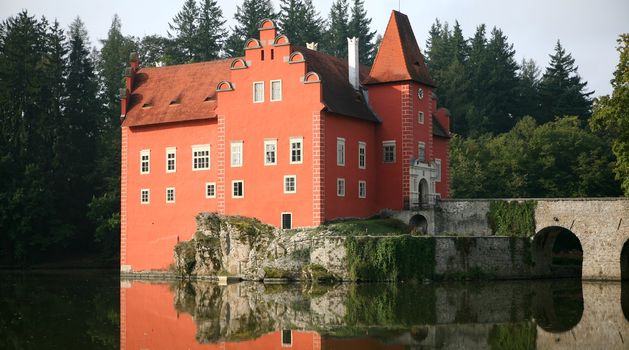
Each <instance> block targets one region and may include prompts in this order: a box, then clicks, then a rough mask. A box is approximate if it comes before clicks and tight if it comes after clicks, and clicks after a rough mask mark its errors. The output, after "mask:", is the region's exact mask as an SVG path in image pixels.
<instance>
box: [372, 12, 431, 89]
mask: <svg viewBox="0 0 629 350" xmlns="http://www.w3.org/2000/svg"><path fill="white" fill-rule="evenodd" d="M409 80H411V81H415V82H418V83H420V84H424V85H428V86H432V87H436V84H435V82H434V81H433V80H432V77H431V76H430V72H429V71H428V67H427V66H426V62H425V60H424V56H423V55H422V53H421V51H420V50H419V46H418V45H417V40H416V39H415V34H414V33H413V28H412V27H411V23H410V22H409V20H408V17H407V16H406V15H405V14H402V13H400V12H397V11H393V12H392V13H391V18H390V19H389V24H388V25H387V30H386V32H385V33H384V37H383V38H382V42H381V44H380V48H379V50H378V54H377V55H376V59H375V61H374V65H373V67H371V72H370V73H369V77H368V78H367V80H366V81H364V84H366V85H367V84H382V83H391V82H397V81H409Z"/></svg>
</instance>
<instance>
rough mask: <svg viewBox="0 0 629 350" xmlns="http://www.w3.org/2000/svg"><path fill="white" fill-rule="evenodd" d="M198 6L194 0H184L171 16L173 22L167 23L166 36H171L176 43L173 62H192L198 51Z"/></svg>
mask: <svg viewBox="0 0 629 350" xmlns="http://www.w3.org/2000/svg"><path fill="white" fill-rule="evenodd" d="M198 19H199V8H198V7H197V3H196V0H186V2H184V4H183V8H182V9H181V11H179V13H177V15H176V16H175V17H174V18H173V23H171V24H169V25H168V26H169V28H170V30H171V31H172V32H173V33H171V32H170V31H169V32H168V36H169V37H170V38H173V39H174V41H175V44H176V45H177V55H176V56H175V57H173V58H174V61H175V63H186V62H192V61H194V59H195V54H196V53H197V52H199V42H198V32H199V23H198Z"/></svg>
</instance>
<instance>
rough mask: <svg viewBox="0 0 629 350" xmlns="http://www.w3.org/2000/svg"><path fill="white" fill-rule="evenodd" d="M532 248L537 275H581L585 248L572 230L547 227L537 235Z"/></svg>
mask: <svg viewBox="0 0 629 350" xmlns="http://www.w3.org/2000/svg"><path fill="white" fill-rule="evenodd" d="M532 250H533V251H532V252H531V253H532V258H533V263H534V273H535V275H536V276H537V277H581V272H582V269H583V248H582V246H581V241H580V240H579V238H578V237H577V236H576V235H575V234H574V233H573V232H572V231H570V230H568V229H566V228H564V227H560V226H550V227H546V228H544V229H542V230H540V231H539V232H538V233H537V234H536V235H535V237H534V239H533V246H532Z"/></svg>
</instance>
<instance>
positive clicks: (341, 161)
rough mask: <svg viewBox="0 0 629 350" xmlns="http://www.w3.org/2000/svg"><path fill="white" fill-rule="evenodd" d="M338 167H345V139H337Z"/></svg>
mask: <svg viewBox="0 0 629 350" xmlns="http://www.w3.org/2000/svg"><path fill="white" fill-rule="evenodd" d="M336 165H338V166H345V139H344V138H342V137H337V138H336Z"/></svg>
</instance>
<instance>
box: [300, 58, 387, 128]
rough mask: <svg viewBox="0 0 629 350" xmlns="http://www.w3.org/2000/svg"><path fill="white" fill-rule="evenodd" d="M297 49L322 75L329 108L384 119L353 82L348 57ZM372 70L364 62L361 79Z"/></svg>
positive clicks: (356, 116)
mask: <svg viewBox="0 0 629 350" xmlns="http://www.w3.org/2000/svg"><path fill="white" fill-rule="evenodd" d="M293 51H299V52H301V53H302V54H303V55H304V58H305V59H306V66H307V69H306V71H307V72H310V71H312V72H316V73H317V74H319V76H320V77H321V84H322V85H323V88H322V91H323V92H322V94H323V96H322V102H323V104H324V105H325V107H326V109H327V110H328V111H329V112H331V113H336V114H342V115H346V116H349V117H354V118H358V119H362V120H366V121H371V122H377V123H379V122H380V119H379V118H378V117H377V116H376V115H375V114H374V112H373V111H372V110H371V108H370V107H369V104H368V103H367V101H365V98H364V97H363V95H362V94H361V93H360V92H358V91H356V90H354V87H353V86H352V85H351V84H350V82H349V76H348V70H347V69H348V68H347V66H348V64H347V60H345V59H341V58H338V57H334V56H331V55H328V54H325V53H323V52H319V51H313V50H309V49H307V48H304V47H294V48H293ZM368 74H369V67H366V66H360V80H361V81H362V80H364V79H366V78H367V76H368Z"/></svg>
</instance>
